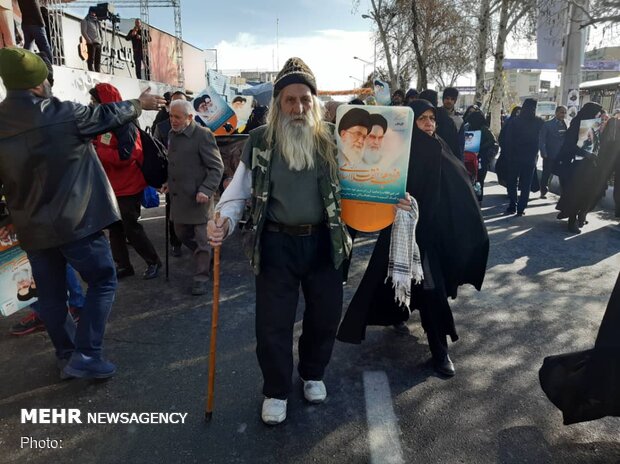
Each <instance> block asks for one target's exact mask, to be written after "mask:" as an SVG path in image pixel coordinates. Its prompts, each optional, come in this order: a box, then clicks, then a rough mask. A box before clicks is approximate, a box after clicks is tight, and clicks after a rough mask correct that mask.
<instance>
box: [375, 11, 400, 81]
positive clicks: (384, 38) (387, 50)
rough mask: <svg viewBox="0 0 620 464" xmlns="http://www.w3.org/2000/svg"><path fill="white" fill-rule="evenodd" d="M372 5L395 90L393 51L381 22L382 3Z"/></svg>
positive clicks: (390, 78)
mask: <svg viewBox="0 0 620 464" xmlns="http://www.w3.org/2000/svg"><path fill="white" fill-rule="evenodd" d="M370 4H371V5H372V15H371V16H372V19H373V20H374V22H375V24H376V25H377V31H378V32H379V40H380V41H381V45H382V46H383V52H384V54H385V62H386V64H387V69H388V76H389V80H390V88H391V89H392V91H393V89H394V85H395V83H396V74H395V73H394V65H393V64H392V50H391V48H390V43H389V42H388V37H387V31H386V30H385V26H384V24H383V21H382V20H381V1H379V3H378V4H377V3H376V1H375V0H371V1H370Z"/></svg>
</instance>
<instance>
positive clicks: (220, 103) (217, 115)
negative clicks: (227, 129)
mask: <svg viewBox="0 0 620 464" xmlns="http://www.w3.org/2000/svg"><path fill="white" fill-rule="evenodd" d="M192 104H193V105H194V110H195V111H196V117H197V118H198V119H200V120H201V121H202V122H203V123H204V124H205V125H206V126H207V127H208V128H209V129H211V131H213V132H215V131H216V130H217V129H219V128H220V127H221V126H222V125H224V123H226V121H228V120H229V119H230V118H231V117H232V116H234V114H235V112H234V111H233V110H232V108H231V107H230V106H228V103H226V100H224V98H223V97H222V96H221V95H219V94H218V93H217V92H216V91H215V90H214V89H213V88H212V87H207V88H206V89H205V90H203V91H201V92H200V93H199V94H198V96H197V97H196V98H194V100H192Z"/></svg>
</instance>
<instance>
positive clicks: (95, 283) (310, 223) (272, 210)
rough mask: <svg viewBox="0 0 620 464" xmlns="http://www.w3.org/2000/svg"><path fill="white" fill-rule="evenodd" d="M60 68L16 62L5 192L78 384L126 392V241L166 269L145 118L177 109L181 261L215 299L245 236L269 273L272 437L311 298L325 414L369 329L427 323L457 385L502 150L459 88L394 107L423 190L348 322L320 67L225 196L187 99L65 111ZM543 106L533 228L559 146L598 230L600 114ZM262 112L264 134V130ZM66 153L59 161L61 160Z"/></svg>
mask: <svg viewBox="0 0 620 464" xmlns="http://www.w3.org/2000/svg"><path fill="white" fill-rule="evenodd" d="M48 64H49V63H47V64H46V62H45V61H44V60H43V59H42V58H41V57H39V56H37V55H36V54H33V53H31V52H29V51H27V50H23V49H18V48H4V49H1V50H0V77H1V78H2V80H3V83H4V85H5V87H6V89H7V98H6V99H5V100H4V101H3V102H1V103H0V179H2V188H3V195H4V198H5V201H6V207H7V210H8V215H6V217H4V218H3V219H2V222H1V223H0V224H1V225H2V227H0V238H2V237H5V236H7V235H8V234H10V233H11V232H12V230H11V229H14V230H15V232H16V233H17V235H18V237H19V240H20V244H21V246H22V248H23V249H24V250H25V252H26V253H27V255H28V258H29V260H30V263H31V267H32V273H33V276H34V280H35V281H36V285H37V293H38V298H39V301H38V303H37V307H36V308H34V309H35V311H36V312H35V314H36V316H35V317H36V318H38V319H39V320H40V321H41V322H42V324H43V325H44V327H45V329H46V330H47V332H48V334H49V336H50V339H51V341H52V344H53V345H54V348H55V352H56V361H57V364H58V367H59V370H60V376H61V378H64V379H68V378H76V377H77V378H109V377H111V376H113V375H114V374H115V372H116V366H115V365H114V364H113V363H112V362H110V361H108V360H106V359H105V357H104V355H103V337H104V333H105V326H106V321H107V318H108V315H109V313H110V310H111V307H112V302H113V299H114V294H115V291H116V286H117V281H118V279H122V278H125V277H129V276H131V275H133V274H134V273H135V271H134V267H133V265H132V263H131V262H130V259H129V254H128V250H127V242H128V243H129V244H131V245H132V246H133V248H134V249H135V251H136V252H137V254H138V255H139V256H140V257H141V258H142V259H143V260H144V261H145V264H146V268H145V270H144V272H143V278H144V279H153V278H156V277H157V276H158V273H159V269H160V267H161V258H160V256H159V254H158V253H157V251H156V249H155V247H154V246H153V244H152V242H151V241H150V239H149V238H148V236H147V234H146V233H145V231H144V229H143V227H142V226H141V224H140V223H139V222H138V218H139V216H140V211H141V209H140V198H141V194H142V192H143V191H144V190H145V188H147V182H146V179H145V177H144V175H143V172H142V170H141V165H142V163H143V162H144V156H145V154H144V149H143V147H144V142H145V140H143V139H142V137H144V136H143V135H141V134H142V132H141V131H140V129H139V127H138V125H137V123H136V119H137V118H138V117H139V116H140V114H141V111H142V110H159V111H160V113H159V114H158V117H157V119H156V121H155V124H154V126H153V127H154V130H153V133H154V137H155V138H156V139H158V140H160V141H161V142H162V144H163V145H164V146H166V148H167V156H168V173H167V176H168V177H167V182H166V183H165V184H164V185H163V186H162V188H161V192H162V193H165V194H166V195H167V196H168V204H169V207H170V220H171V221H170V222H171V232H174V234H171V239H172V240H174V241H175V242H174V244H173V248H172V253H173V254H174V255H179V254H180V253H181V245H185V246H186V247H187V248H189V249H190V250H191V252H192V255H193V264H194V272H193V283H192V288H191V293H192V294H193V295H204V294H205V293H206V292H207V291H208V283H209V279H210V276H211V257H212V256H211V255H212V247H214V246H220V245H221V244H222V242H223V241H224V240H225V239H227V238H228V237H230V236H231V235H232V233H233V232H234V231H235V230H236V229H237V228H239V227H241V226H240V224H243V225H242V227H241V241H242V243H243V244H244V247H245V249H246V252H247V255H248V257H249V259H250V263H251V265H252V268H253V270H254V274H255V288H256V343H257V346H256V354H257V358H258V362H259V365H260V368H261V371H262V375H263V381H264V382H263V394H264V396H265V398H264V400H263V404H262V409H261V418H262V420H263V421H264V422H265V423H266V424H271V425H275V424H279V423H281V422H282V421H284V420H285V418H286V415H287V407H288V402H287V399H288V396H289V395H290V393H291V391H292V389H293V382H292V373H293V368H294V358H293V347H292V340H293V331H294V325H295V315H296V309H297V305H298V299H299V289H300V288H301V290H302V292H303V294H304V299H305V312H304V317H303V323H302V335H301V337H300V339H299V365H298V372H299V376H300V378H301V380H302V390H303V394H304V397H305V399H306V400H307V401H308V402H310V403H322V402H323V401H325V399H326V397H327V387H326V385H325V383H324V382H323V378H324V373H325V370H326V368H327V366H328V364H329V361H330V358H331V354H332V350H333V347H334V343H335V341H336V339H338V340H340V341H343V342H348V343H361V341H362V340H363V339H364V338H365V332H366V328H367V326H369V325H382V326H391V325H393V326H395V328H397V329H398V328H400V329H402V328H403V325H404V324H403V323H404V322H405V321H406V320H407V319H408V317H409V315H410V314H411V310H415V309H417V310H419V311H420V316H421V322H422V326H423V328H424V330H425V332H426V334H427V337H428V343H429V349H430V352H431V365H432V367H433V368H434V369H435V371H436V372H437V373H438V374H439V375H442V376H446V377H451V376H453V375H455V372H456V370H455V366H454V363H453V361H452V359H451V358H450V356H449V354H448V351H449V347H448V337H449V338H450V339H451V340H452V341H453V342H454V341H456V340H457V339H458V334H457V329H456V326H455V323H454V319H453V316H452V310H451V308H450V304H449V302H448V299H449V298H453V299H454V298H456V296H457V292H458V289H459V287H460V286H462V285H464V284H471V285H473V286H474V287H475V288H477V289H478V290H480V288H481V286H482V283H483V280H484V276H485V272H486V265H487V259H488V252H489V237H488V234H487V231H486V228H485V225H484V221H483V218H482V214H481V212H480V205H479V202H480V201H481V199H482V196H481V195H478V192H477V191H476V189H475V185H476V183H478V184H480V185H481V186H483V185H484V180H485V176H486V173H487V172H488V170H489V168H490V166H491V164H492V160H493V159H494V158H495V156H496V153H497V151H498V142H497V141H496V140H495V137H494V136H493V134H492V133H491V131H490V130H489V128H488V123H487V119H486V118H485V117H484V115H483V113H482V112H481V110H480V108H479V106H472V107H470V108H468V109H467V111H466V113H465V114H464V115H463V116H461V115H460V114H459V113H458V112H457V111H456V109H455V108H456V103H457V101H458V91H457V89H454V88H447V89H444V92H443V95H442V100H443V105H442V106H439V105H438V101H437V100H438V94H437V92H435V91H432V90H424V91H422V92H420V93H418V92H417V91H416V90H409V91H408V92H406V93H405V92H403V91H399V90H397V91H395V92H394V95H393V98H392V104H393V105H395V106H396V105H408V106H410V107H411V108H412V109H413V111H414V125H413V135H412V144H411V152H410V157H409V166H408V177H407V186H406V192H407V193H406V194H405V195H404V197H403V198H401V199H400V200H399V201H398V203H397V204H396V205H395V216H396V220H395V222H394V225H393V226H389V227H387V228H386V229H384V230H382V231H381V233H380V234H379V237H378V240H377V242H376V244H375V248H374V251H373V254H372V257H371V259H370V262H369V265H368V267H367V269H366V272H365V274H364V276H363V278H362V281H361V283H360V285H359V287H358V288H357V290H356V292H355V295H354V297H353V299H352V301H351V303H350V305H349V306H348V308H347V310H346V313H345V315H344V318H343V319H342V321H341V316H342V306H343V281H345V280H346V272H347V271H346V269H348V265H349V263H350V261H351V260H352V259H353V257H352V254H351V250H352V239H351V235H355V234H356V233H357V231H355V230H353V229H351V228H350V227H348V226H347V225H345V223H344V222H343V220H342V217H341V200H340V188H339V179H338V164H337V153H338V148H337V146H336V142H335V129H334V126H333V124H331V123H332V122H333V121H334V120H335V119H334V118H335V114H336V108H335V106H336V105H334V104H329V103H328V104H327V105H325V109H324V108H323V104H322V103H321V101H320V100H319V98H318V97H317V85H316V80H315V77H314V74H313V72H312V70H311V69H310V68H309V67H308V66H307V65H306V63H304V62H303V60H301V59H300V58H291V59H289V60H288V61H287V62H286V63H285V65H284V67H283V68H282V70H280V72H279V73H278V75H277V77H276V80H275V82H274V92H273V98H272V101H271V104H270V107H269V110H268V111H266V109H265V111H262V112H257V115H256V121H255V123H256V124H257V126H258V127H257V128H255V129H254V130H249V137H248V139H247V142H246V143H245V145H244V148H243V151H242V153H241V155H240V160H239V163H238V165H237V166H236V169H235V170H234V172H232V173H230V178H227V179H226V180H227V181H228V182H227V184H226V185H227V187H226V188H225V189H223V188H222V187H223V183H222V179H223V176H224V163H223V161H222V157H221V154H220V151H219V148H218V144H217V143H216V139H215V137H214V136H213V134H212V132H211V131H210V130H209V129H207V128H205V127H202V126H201V125H200V124H198V123H197V121H196V120H195V105H194V104H192V102H190V101H189V98H188V97H187V95H186V94H184V93H183V92H181V91H177V92H174V93H172V94H169V95H166V96H165V97H164V96H162V97H160V96H156V95H151V94H150V92H149V91H148V90H147V91H145V92H143V93H142V94H141V95H140V96H139V98H137V99H133V100H123V98H122V96H121V95H120V93H119V91H118V89H116V88H115V87H114V86H112V85H110V84H97V85H96V86H95V87H94V88H93V89H92V91H91V97H92V98H91V104H90V105H88V106H84V105H80V104H77V103H71V102H63V101H60V100H59V99H57V98H54V97H53V95H52V87H51V83H50V80H52V78H53V74H52V69H51V66H48ZM355 103H356V104H364V102H361V101H360V102H355ZM535 108H536V102H535V101H530V100H526V101H525V102H524V104H523V108H522V109H521V112H520V113H519V115H518V116H517V115H515V116H513V117H511V118H510V119H509V120H508V121H507V122H506V123H505V125H504V129H503V132H502V135H501V136H500V140H499V145H500V146H501V147H502V155H501V156H502V157H506V160H507V163H506V164H507V165H508V168H506V171H507V174H506V179H507V181H506V182H507V185H508V193H509V199H510V204H509V212H511V213H512V212H515V213H516V214H518V215H519V214H520V215H522V214H523V213H524V210H525V208H526V207H527V200H528V195H529V191H530V188H529V185H530V183H531V181H532V178H533V176H534V166H535V156H536V155H537V153H538V151H539V147H544V148H541V149H540V150H541V152H542V153H543V157H544V158H545V159H547V158H550V159H557V160H559V163H557V164H560V165H561V171H562V173H561V174H560V179H561V181H562V187H563V188H565V189H566V190H565V191H564V192H563V195H562V199H561V201H560V204H559V208H560V212H561V213H562V214H567V215H568V216H569V218H575V219H576V220H581V219H583V220H584V221H585V213H587V211H588V208H590V207H592V206H593V203H592V201H593V200H594V199H595V198H596V195H594V194H593V195H591V196H590V195H582V196H579V197H577V198H574V197H566V195H567V194H568V193H569V192H571V190H570V189H571V188H574V186H575V185H583V183H584V182H588V185H590V186H591V189H592V192H599V190H600V188H599V187H601V185H602V184H601V183H600V182H599V183H598V184H597V183H596V182H594V180H597V181H598V180H600V179H599V178H598V177H597V176H600V173H599V171H598V170H596V169H598V167H596V166H600V165H605V166H607V165H608V164H613V163H615V162H616V159H615V158H614V160H613V163H612V162H611V161H609V160H607V158H605V160H603V159H601V162H600V163H599V164H596V166H595V167H596V169H594V170H593V169H592V166H591V165H589V164H586V163H584V162H589V161H590V160H589V158H588V157H587V156H585V155H584V154H583V152H582V151H579V152H576V151H575V150H574V148H573V145H575V144H576V143H577V139H576V137H577V136H578V129H579V121H580V120H586V119H591V118H593V117H597V116H599V113H600V112H601V108H600V106H598V105H596V104H587V105H584V107H583V108H582V111H581V112H580V113H579V114H578V115H577V118H575V120H573V122H572V123H571V126H570V128H569V129H568V130H566V126H565V125H564V126H562V124H561V119H562V117H561V116H562V108H561V107H560V108H559V109H558V112H557V113H556V120H557V121H556V120H554V121H555V122H554V121H550V122H548V123H545V124H543V122H542V120H540V119H538V118H537V117H536V116H535ZM259 113H260V114H259ZM363 113H365V114H363ZM16 115H18V116H16ZM261 115H262V116H263V117H265V118H266V119H265V120H264V121H259V120H258V118H259V117H260V116H261ZM356 118H357V119H356V120H355V121H354V122H355V123H356V124H358V125H359V123H360V122H359V121H361V120H364V121H366V124H367V125H366V129H367V130H366V133H365V135H364V137H368V136H369V135H371V134H374V136H375V137H380V136H382V135H383V133H384V132H385V127H384V124H383V121H381V120H378V119H377V118H374V119H373V118H372V117H370V115H369V114H368V113H367V112H366V111H361V108H360V111H359V118H358V117H357V116H356ZM575 121H576V122H575ZM351 127H353V126H350V127H349V126H347V127H344V126H343V127H339V128H338V130H339V131H340V130H342V131H344V132H346V131H347V130H350V129H351ZM562 127H564V130H565V131H566V134H565V135H564V140H563V141H562V140H560V139H559V132H560V131H561V130H562ZM574 127H576V128H577V129H574ZM617 129H618V123H617V120H614V121H608V122H607V126H606V127H604V128H603V129H602V134H603V137H602V140H601V150H602V151H604V150H606V149H607V150H611V151H613V150H617V146H618V144H617V143H612V142H610V140H614V141H615V140H617V139H615V137H616V131H617ZM246 130H247V129H246ZM373 131H374V132H373ZM471 131H481V143H480V149H479V152H478V157H479V163H478V165H477V170H476V173H475V174H476V175H475V177H474V178H473V179H472V176H471V173H469V172H468V170H467V169H466V168H465V163H464V152H465V143H466V142H465V140H466V133H467V132H471ZM609 131H612V132H609ZM606 134H612V135H609V136H606ZM358 137H359V135H358ZM26 139H27V140H28V142H27V143H26ZM517 141H518V142H517ZM43 142H45V143H43ZM575 146H576V145H575ZM517 147H518V148H519V149H518V150H517V149H516V148H517ZM558 147H559V148H558ZM580 150H582V149H580ZM49 153H54V154H55V156H54V157H53V159H52V158H51V157H50V156H48V155H49ZM579 156H581V157H582V158H581V159H578V157H579ZM616 158H617V157H616ZM580 161H581V163H580ZM553 166H554V167H552V168H551V169H550V172H554V169H556V168H555V164H554V165H553ZM35 172H36V173H37V175H36V176H35V175H34V173H35ZM26 180H27V181H26ZM517 185H519V186H520V187H521V192H522V193H521V196H520V197H519V198H517ZM524 191H525V193H524ZM220 193H221V196H220V199H219V202H218V203H217V204H216V203H215V199H216V198H217V196H218V194H220ZM545 194H546V190H545ZM50 205H53V207H50ZM560 206H561V207H560ZM215 211H217V212H218V213H219V214H218V216H217V219H216V218H215V214H214V212H215ZM242 219H243V221H242ZM571 220H572V219H571ZM105 230H107V231H108V233H107V236H106V235H105V234H104V231H105ZM460 236H467V237H470V238H471V239H470V240H467V241H464V240H460V239H459V238H460ZM395 242H396V245H394V243H395ZM400 242H404V243H405V244H404V245H402V246H404V247H405V248H407V247H411V248H410V251H411V253H410V254H408V256H409V255H410V258H411V259H410V261H407V260H405V262H403V261H399V269H398V271H399V272H402V273H404V274H405V275H406V276H410V277H409V282H408V283H407V286H406V290H405V292H404V293H405V296H406V298H405V301H406V302H407V303H405V304H403V303H402V301H403V300H401V299H399V298H398V295H397V290H396V289H395V288H394V286H393V285H392V283H390V282H389V281H388V282H387V283H386V275H393V274H390V273H392V272H394V267H395V263H394V262H395V260H396V261H398V259H399V258H401V257H400V256H395V255H394V249H395V247H396V249H398V244H399V243H400ZM393 245H394V246H393ZM418 268H419V271H418V270H417V269H418ZM74 271H76V272H77V273H78V274H79V275H80V277H81V279H82V281H83V282H84V283H85V284H86V286H87V291H86V296H85V298H78V297H77V296H75V295H72V292H74V290H75V285H74V283H75V279H73V278H72V277H71V276H73V277H75V274H74ZM422 274H423V279H422V278H421V276H422ZM413 275H416V276H418V277H420V278H418V277H416V278H413V277H411V276H413ZM78 287H79V285H78ZM72 288H73V290H72ZM409 302H410V303H409ZM70 308H73V309H72V310H71V311H70V310H69V309H70ZM29 317H30V318H33V316H29Z"/></svg>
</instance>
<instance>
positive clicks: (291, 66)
mask: <svg viewBox="0 0 620 464" xmlns="http://www.w3.org/2000/svg"><path fill="white" fill-rule="evenodd" d="M291 84H305V85H307V86H308V87H310V92H312V95H316V79H315V77H314V74H313V73H312V71H311V70H310V68H309V67H308V65H307V64H306V63H304V62H303V60H302V59H301V58H296V57H293V58H289V59H288V60H286V63H284V67H283V68H282V69H281V70H280V72H279V73H278V75H277V76H276V80H275V82H274V83H273V97H274V98H275V97H277V96H278V94H279V93H280V92H281V91H282V89H283V88H284V87H286V86H287V85H291Z"/></svg>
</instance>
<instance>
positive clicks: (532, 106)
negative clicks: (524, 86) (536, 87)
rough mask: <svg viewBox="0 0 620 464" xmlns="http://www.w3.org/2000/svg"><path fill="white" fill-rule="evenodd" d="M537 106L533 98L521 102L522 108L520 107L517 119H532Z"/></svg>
mask: <svg viewBox="0 0 620 464" xmlns="http://www.w3.org/2000/svg"><path fill="white" fill-rule="evenodd" d="M537 106H538V101H537V100H536V99H534V98H526V99H525V101H524V102H523V106H522V107H521V112H520V113H519V116H517V117H519V118H522V119H534V118H535V117H536V107H537Z"/></svg>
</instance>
